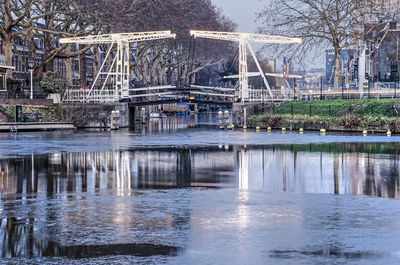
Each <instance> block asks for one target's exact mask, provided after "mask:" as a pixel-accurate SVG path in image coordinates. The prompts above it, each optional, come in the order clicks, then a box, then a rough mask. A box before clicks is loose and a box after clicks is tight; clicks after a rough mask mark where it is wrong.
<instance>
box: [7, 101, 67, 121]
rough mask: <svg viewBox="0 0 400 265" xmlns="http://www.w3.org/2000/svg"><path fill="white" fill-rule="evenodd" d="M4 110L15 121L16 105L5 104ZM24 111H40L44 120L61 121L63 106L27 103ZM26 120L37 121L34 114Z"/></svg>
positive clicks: (9, 119)
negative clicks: (31, 104) (30, 104)
mask: <svg viewBox="0 0 400 265" xmlns="http://www.w3.org/2000/svg"><path fill="white" fill-rule="evenodd" d="M2 109H3V110H6V113H4V114H6V115H7V118H8V121H9V122H14V121H15V106H14V105H3V106H2ZM22 112H24V113H40V114H41V117H42V122H60V121H62V119H61V107H60V106H59V105H52V106H29V105H25V106H23V107H22ZM26 121H32V122H33V121H36V118H35V117H34V116H32V117H28V118H27V119H26Z"/></svg>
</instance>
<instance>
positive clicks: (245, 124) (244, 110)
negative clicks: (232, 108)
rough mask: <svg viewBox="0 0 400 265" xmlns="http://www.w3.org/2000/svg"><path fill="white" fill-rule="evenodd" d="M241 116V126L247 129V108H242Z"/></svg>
mask: <svg viewBox="0 0 400 265" xmlns="http://www.w3.org/2000/svg"><path fill="white" fill-rule="evenodd" d="M243 116H244V121H243V122H244V124H243V126H244V127H247V108H244V109H243Z"/></svg>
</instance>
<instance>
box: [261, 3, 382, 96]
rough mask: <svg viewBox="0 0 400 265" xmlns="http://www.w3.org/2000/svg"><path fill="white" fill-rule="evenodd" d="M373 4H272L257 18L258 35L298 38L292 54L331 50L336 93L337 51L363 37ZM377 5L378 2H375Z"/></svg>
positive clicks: (337, 76)
mask: <svg viewBox="0 0 400 265" xmlns="http://www.w3.org/2000/svg"><path fill="white" fill-rule="evenodd" d="M371 2H374V1H366V0H365V1H364V0H272V2H271V3H270V5H269V6H267V7H265V9H264V10H263V11H262V12H261V13H259V14H258V18H259V19H260V20H261V21H263V27H262V29H261V31H262V32H263V33H269V34H282V35H288V36H296V37H301V38H302V39H303V44H302V45H301V46H300V48H298V49H297V50H296V52H295V53H293V55H294V54H296V53H297V54H302V55H305V54H307V51H310V50H314V51H315V50H316V49H322V48H326V47H329V46H331V47H332V48H333V50H334V53H335V66H334V88H335V90H338V89H339V57H340V51H341V50H343V49H345V48H348V47H350V46H352V45H354V44H356V43H357V41H358V40H359V39H360V38H361V37H362V34H363V30H364V29H363V27H364V25H363V24H364V20H365V18H366V14H367V11H369V13H368V15H369V16H371V14H372V12H374V11H373V10H374V8H375V4H374V5H371ZM375 2H377V1H375Z"/></svg>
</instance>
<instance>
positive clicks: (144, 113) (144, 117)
mask: <svg viewBox="0 0 400 265" xmlns="http://www.w3.org/2000/svg"><path fill="white" fill-rule="evenodd" d="M140 114H141V115H142V123H143V124H145V123H146V108H141V112H140Z"/></svg>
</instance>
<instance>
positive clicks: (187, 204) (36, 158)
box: [0, 116, 400, 264]
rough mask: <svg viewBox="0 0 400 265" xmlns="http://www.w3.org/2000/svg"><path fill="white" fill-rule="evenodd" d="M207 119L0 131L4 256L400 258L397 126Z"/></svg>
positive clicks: (37, 260) (146, 260) (86, 260)
mask: <svg viewBox="0 0 400 265" xmlns="http://www.w3.org/2000/svg"><path fill="white" fill-rule="evenodd" d="M212 124H215V120H214V118H213V117H211V116H206V117H202V118H198V119H197V118H196V119H194V118H180V119H164V120H161V119H156V120H152V122H151V124H150V125H149V127H147V128H142V129H139V130H137V131H118V132H109V131H91V132H88V131H86V132H85V131H78V132H39V133H19V134H0V172H1V183H0V188H1V196H0V198H1V201H0V237H1V239H2V240H1V241H0V263H1V264H399V263H400V201H399V198H400V187H399V185H400V184H399V180H400V178H399V174H400V166H399V155H400V152H399V151H400V137H396V136H395V137H385V136H383V135H382V136H379V135H371V136H368V137H362V136H359V135H355V134H353V135H352V134H347V135H343V134H331V133H328V134H327V135H326V136H321V135H319V134H317V133H314V132H310V133H305V134H304V135H300V134H298V133H296V132H287V133H286V134H282V133H281V132H272V133H267V132H266V131H261V132H259V133H257V132H255V131H251V130H249V131H248V132H242V131H241V130H237V131H233V132H232V131H220V130H217V129H216V127H215V126H213V125H212Z"/></svg>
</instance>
